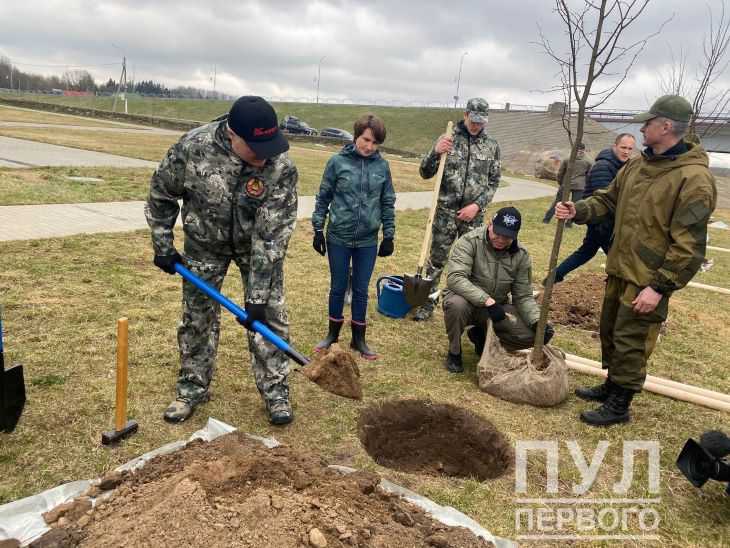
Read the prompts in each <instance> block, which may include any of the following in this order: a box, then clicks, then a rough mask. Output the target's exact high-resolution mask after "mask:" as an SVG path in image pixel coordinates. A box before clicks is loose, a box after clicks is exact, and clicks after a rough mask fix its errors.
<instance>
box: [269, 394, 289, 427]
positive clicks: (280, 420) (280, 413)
mask: <svg viewBox="0 0 730 548" xmlns="http://www.w3.org/2000/svg"><path fill="white" fill-rule="evenodd" d="M265 401H266V411H268V413H269V422H270V423H271V424H274V425H276V426H282V425H284V424H289V423H290V422H291V421H293V420H294V411H293V410H292V408H291V404H290V403H289V398H288V397H281V398H275V399H273V400H265Z"/></svg>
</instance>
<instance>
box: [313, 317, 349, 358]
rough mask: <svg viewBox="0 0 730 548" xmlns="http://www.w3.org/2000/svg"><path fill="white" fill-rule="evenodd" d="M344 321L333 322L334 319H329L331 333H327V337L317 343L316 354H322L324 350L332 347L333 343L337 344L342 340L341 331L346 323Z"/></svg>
mask: <svg viewBox="0 0 730 548" xmlns="http://www.w3.org/2000/svg"><path fill="white" fill-rule="evenodd" d="M344 321H345V320H344V319H343V320H333V319H332V318H330V319H329V332H328V333H327V336H326V337H325V338H324V339H322V340H321V341H319V342H318V343H317V346H315V347H314V351H315V352H320V351H321V350H324V349H325V348H329V347H330V346H332V343H336V342H337V341H338V340H339V339H340V329H342V324H343V323H344Z"/></svg>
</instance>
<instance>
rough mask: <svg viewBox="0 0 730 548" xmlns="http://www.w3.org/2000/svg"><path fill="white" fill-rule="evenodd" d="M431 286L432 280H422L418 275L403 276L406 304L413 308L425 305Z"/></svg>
mask: <svg viewBox="0 0 730 548" xmlns="http://www.w3.org/2000/svg"><path fill="white" fill-rule="evenodd" d="M431 285H433V280H431V279H430V278H423V277H421V276H420V275H418V274H416V275H415V276H410V275H408V274H406V275H405V276H403V287H404V290H405V295H406V302H407V303H408V304H409V305H411V306H413V307H416V306H421V305H424V304H426V302H427V301H428V296H429V295H430V294H431Z"/></svg>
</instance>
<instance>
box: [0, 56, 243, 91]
mask: <svg viewBox="0 0 730 548" xmlns="http://www.w3.org/2000/svg"><path fill="white" fill-rule="evenodd" d="M117 86H118V82H117V81H116V80H114V79H113V78H109V80H107V81H106V83H103V84H97V83H96V82H95V81H94V77H93V76H91V74H90V73H89V72H88V71H86V70H67V71H65V72H64V73H63V74H62V75H61V76H60V77H59V76H42V75H40V74H32V73H29V72H24V71H22V70H19V69H18V68H17V67H15V66H14V65H13V64H12V63H11V61H10V59H8V58H7V57H1V56H0V88H10V89H16V90H21V91H37V92H43V93H53V92H58V91H63V90H69V91H89V92H93V93H99V94H103V95H107V94H111V93H114V92H116V91H117ZM122 91H126V92H127V93H138V94H140V95H151V96H156V97H176V98H188V99H204V98H208V99H211V98H215V99H231V96H229V95H226V94H223V93H219V92H211V91H207V90H202V89H198V88H194V87H189V86H178V87H176V88H172V89H171V88H168V87H167V86H165V85H164V84H162V83H160V82H155V81H153V80H140V81H138V82H129V83H128V84H127V86H126V89H124V90H122Z"/></svg>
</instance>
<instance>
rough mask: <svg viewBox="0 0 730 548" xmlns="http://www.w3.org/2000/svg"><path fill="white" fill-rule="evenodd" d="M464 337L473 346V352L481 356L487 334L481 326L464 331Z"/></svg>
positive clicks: (474, 326)
mask: <svg viewBox="0 0 730 548" xmlns="http://www.w3.org/2000/svg"><path fill="white" fill-rule="evenodd" d="M466 336H467V337H468V338H469V340H470V341H471V342H472V344H473V345H474V352H476V353H477V356H481V355H482V352H484V343H485V342H487V334H486V333H485V332H484V328H483V327H482V326H481V325H473V326H471V327H470V328H469V329H467V331H466Z"/></svg>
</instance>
